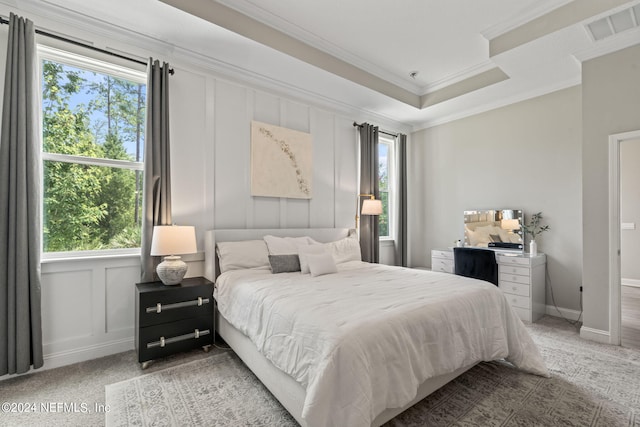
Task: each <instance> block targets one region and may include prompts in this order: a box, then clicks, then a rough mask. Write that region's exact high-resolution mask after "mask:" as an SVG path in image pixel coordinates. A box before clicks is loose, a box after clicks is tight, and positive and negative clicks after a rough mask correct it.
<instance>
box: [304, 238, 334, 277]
mask: <svg viewBox="0 0 640 427" xmlns="http://www.w3.org/2000/svg"><path fill="white" fill-rule="evenodd" d="M327 253H328V252H327V250H326V249H325V247H324V245H320V244H319V245H298V258H300V271H302V274H308V273H310V272H311V270H309V261H308V260H307V256H308V255H319V254H327Z"/></svg>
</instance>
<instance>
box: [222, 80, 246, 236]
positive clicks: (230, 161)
mask: <svg viewBox="0 0 640 427" xmlns="http://www.w3.org/2000/svg"><path fill="white" fill-rule="evenodd" d="M215 102H216V106H215V117H213V120H214V126H215V144H216V146H215V165H214V169H215V191H214V195H215V204H214V206H215V208H214V209H215V215H214V218H215V225H216V227H217V228H245V227H246V226H247V221H246V215H247V204H249V203H251V191H250V188H251V185H250V177H251V175H250V170H251V169H250V165H251V162H250V159H251V157H250V156H251V150H250V148H251V145H250V135H251V126H250V120H249V118H248V117H247V114H246V110H247V104H246V102H247V89H246V88H243V87H241V86H238V85H234V84H231V83H226V82H220V81H218V82H216V89H215Z"/></svg>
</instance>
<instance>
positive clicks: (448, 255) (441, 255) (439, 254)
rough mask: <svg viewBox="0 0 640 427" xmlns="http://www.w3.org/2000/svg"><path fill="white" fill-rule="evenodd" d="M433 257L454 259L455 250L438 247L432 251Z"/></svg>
mask: <svg viewBox="0 0 640 427" xmlns="http://www.w3.org/2000/svg"><path fill="white" fill-rule="evenodd" d="M431 257H432V258H445V259H450V260H451V261H453V252H452V251H441V250H438V249H433V250H432V251H431Z"/></svg>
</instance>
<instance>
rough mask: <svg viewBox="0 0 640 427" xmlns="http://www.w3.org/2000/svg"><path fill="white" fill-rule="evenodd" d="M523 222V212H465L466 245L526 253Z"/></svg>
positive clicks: (508, 210)
mask: <svg viewBox="0 0 640 427" xmlns="http://www.w3.org/2000/svg"><path fill="white" fill-rule="evenodd" d="M522 221H523V218H522V211H521V210H514V209H494V210H478V211H464V245H465V246H472V247H477V248H491V249H499V250H511V251H520V252H524V244H523V243H524V239H523V238H522V228H521V227H520V225H521V224H522Z"/></svg>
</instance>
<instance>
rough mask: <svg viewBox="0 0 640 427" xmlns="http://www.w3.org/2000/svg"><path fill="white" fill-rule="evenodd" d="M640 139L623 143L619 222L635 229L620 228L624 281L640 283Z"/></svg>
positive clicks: (634, 283) (625, 282)
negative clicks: (630, 225)
mask: <svg viewBox="0 0 640 427" xmlns="http://www.w3.org/2000/svg"><path fill="white" fill-rule="evenodd" d="M639 184H640V139H635V140H626V141H622V142H621V143H620V222H621V223H623V224H624V223H628V224H633V225H634V227H635V228H634V229H624V228H623V229H622V230H621V231H620V250H621V254H620V270H621V276H622V283H623V284H632V285H636V286H640V263H638V260H639V259H640V191H639V190H638V189H639Z"/></svg>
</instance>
